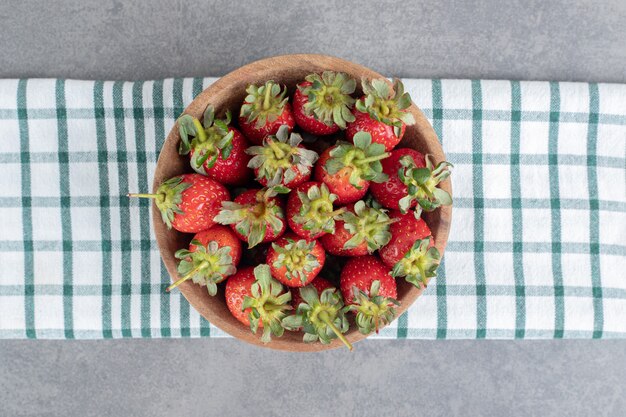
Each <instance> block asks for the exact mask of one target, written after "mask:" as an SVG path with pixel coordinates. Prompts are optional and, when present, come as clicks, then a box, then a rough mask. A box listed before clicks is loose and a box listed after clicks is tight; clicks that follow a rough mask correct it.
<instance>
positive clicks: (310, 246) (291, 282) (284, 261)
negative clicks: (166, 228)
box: [267, 233, 326, 287]
mask: <svg viewBox="0 0 626 417" xmlns="http://www.w3.org/2000/svg"><path fill="white" fill-rule="evenodd" d="M325 261H326V252H324V248H323V247H322V244H321V243H319V242H318V241H317V240H308V239H303V238H301V237H299V236H296V235H295V234H293V233H290V234H288V235H285V236H284V237H282V238H280V239H278V240H277V241H276V242H273V243H272V247H271V248H270V249H269V251H268V252H267V264H268V265H269V266H270V271H271V272H272V276H273V277H274V278H276V279H277V280H278V281H280V282H281V283H283V284H285V285H287V286H288V287H304V286H305V285H307V284H308V283H310V282H311V281H312V280H313V279H314V278H315V277H316V276H317V274H319V273H320V271H321V270H322V267H323V266H324V262H325Z"/></svg>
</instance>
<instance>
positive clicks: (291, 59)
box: [153, 54, 452, 352]
mask: <svg viewBox="0 0 626 417" xmlns="http://www.w3.org/2000/svg"><path fill="white" fill-rule="evenodd" d="M324 70H331V71H342V72H345V73H347V74H349V75H351V76H353V77H354V78H356V79H357V80H360V79H361V77H366V78H369V79H372V78H384V77H383V76H382V75H380V74H379V73H377V72H375V71H372V70H370V69H368V68H366V67H363V66H361V65H357V64H354V63H352V62H348V61H345V60H343V59H339V58H334V57H330V56H325V55H309V54H302V55H285V56H278V57H274V58H267V59H262V60H260V61H256V62H253V63H251V64H248V65H245V66H243V67H241V68H239V69H237V70H235V71H233V72H231V73H229V74H227V75H225V76H224V77H222V78H220V79H219V80H217V81H216V82H215V83H214V84H212V85H211V86H210V87H209V88H207V89H206V90H204V91H203V92H202V93H200V94H199V95H198V96H197V97H196V98H195V99H194V100H193V101H192V102H191V104H190V105H189V106H188V107H187V108H186V109H185V113H187V114H190V115H192V116H194V117H196V118H201V117H202V115H203V113H204V110H205V109H206V107H207V105H208V104H212V105H213V106H214V107H215V109H216V111H217V112H218V113H220V114H222V113H223V112H224V111H226V110H227V109H230V110H231V111H232V112H233V114H234V115H237V114H238V112H239V106H240V105H241V103H242V101H243V99H244V97H245V96H246V92H245V90H246V87H247V86H248V85H249V84H257V85H258V84H262V83H264V82H265V81H267V80H274V81H276V82H279V83H280V84H284V85H286V86H287V88H288V89H289V92H290V94H293V91H294V89H295V86H296V84H297V83H298V82H300V81H302V80H303V79H304V77H305V76H306V75H308V74H310V73H314V72H318V73H319V72H322V71H324ZM357 84H358V83H357ZM410 111H411V113H413V115H414V116H415V120H416V123H415V125H413V126H408V127H407V129H406V133H405V135H404V138H403V139H402V142H401V143H400V145H399V147H410V148H414V149H416V150H418V151H420V152H422V153H424V154H430V155H432V156H433V159H434V160H435V163H438V162H440V161H443V160H445V156H444V153H443V150H442V149H441V145H440V144H439V140H438V139H437V135H436V134H435V131H434V130H433V128H432V126H431V125H430V123H429V122H428V120H427V119H426V117H425V116H424V114H423V113H422V112H421V111H420V109H418V108H417V106H416V105H415V104H413V105H412V106H411V108H410ZM179 141H180V136H179V134H178V129H176V128H175V127H174V128H172V130H171V131H170V133H169V135H168V137H167V140H166V141H165V143H164V145H163V148H162V149H161V153H160V155H159V160H158V162H157V166H156V172H155V174H154V183H153V189H154V190H155V191H156V189H157V187H158V186H159V185H160V184H161V183H162V182H163V181H165V180H167V179H169V178H171V177H173V176H176V175H179V174H182V173H186V172H191V169H190V167H189V160H188V158H187V157H181V156H179V155H178V144H179ZM441 188H443V189H444V190H446V191H448V192H449V193H450V194H452V190H451V184H450V180H449V179H448V180H446V181H445V182H443V183H442V184H441ZM451 216H452V207H450V206H448V207H443V208H440V209H438V210H435V211H434V212H432V213H426V214H425V216H424V217H425V220H426V222H427V223H428V225H429V226H430V228H431V230H432V233H433V236H434V237H435V242H436V244H437V248H438V249H439V251H440V252H441V254H442V255H443V251H444V248H445V246H446V242H447V240H448V231H449V229H450V220H451ZM153 226H154V230H155V233H156V237H157V242H158V244H159V248H160V251H161V257H162V258H163V262H164V263H165V266H166V267H167V271H168V272H169V274H170V276H171V277H172V278H173V279H177V277H178V274H177V272H176V266H177V261H176V259H175V258H174V252H176V250H178V249H180V248H184V247H187V245H188V244H189V241H190V239H191V235H188V234H183V233H180V232H177V231H175V230H168V229H167V228H166V226H165V225H164V224H163V222H162V221H161V216H160V214H159V212H158V210H157V209H156V206H154V205H153ZM179 289H180V291H181V292H182V293H183V295H184V296H185V298H186V299H187V300H188V301H189V303H190V304H191V305H192V306H193V307H194V308H195V309H196V310H198V312H199V313H200V314H202V316H204V317H205V318H206V319H207V320H208V321H209V322H211V323H212V324H214V325H215V326H217V327H219V328H220V329H222V330H224V331H225V332H227V333H229V334H231V335H232V336H234V337H236V338H238V339H241V340H244V341H246V342H249V343H252V344H255V345H258V346H263V347H268V348H271V349H279V350H287V351H299V352H305V351H320V350H326V349H334V348H337V347H340V346H343V345H342V344H341V342H340V341H339V340H334V341H333V342H332V343H330V344H328V345H323V344H321V343H310V344H309V343H304V342H303V341H302V333H299V332H289V331H287V332H285V334H284V336H283V337H281V338H276V337H275V338H272V341H271V342H270V343H267V344H263V343H262V342H261V341H260V340H259V335H254V334H252V332H251V331H250V329H249V328H248V327H247V326H244V325H243V324H241V323H240V322H239V321H237V320H236V319H235V318H234V317H233V316H232V315H231V313H230V312H229V311H228V308H227V307H226V302H225V300H224V291H223V288H222V286H220V291H219V292H218V294H217V295H216V296H215V297H210V296H209V295H208V293H207V291H206V288H204V287H200V286H198V285H195V284H193V283H192V282H191V281H187V282H185V283H183V284H181V285H180V287H179ZM421 293H422V290H420V289H417V288H415V287H414V286H413V285H411V284H408V283H407V282H406V281H405V280H404V279H398V299H399V301H400V302H401V305H400V307H399V308H398V316H399V315H400V314H402V313H404V312H405V311H406V310H407V309H408V308H409V306H410V305H411V304H413V302H414V301H415V299H416V298H417V297H418V296H419V295H420V294H421ZM346 337H347V338H348V340H349V341H350V342H356V341H359V340H361V339H364V338H365V337H366V336H365V335H362V334H361V333H359V332H358V330H357V329H356V328H355V327H354V326H352V327H351V328H350V330H349V331H348V333H347V334H346Z"/></svg>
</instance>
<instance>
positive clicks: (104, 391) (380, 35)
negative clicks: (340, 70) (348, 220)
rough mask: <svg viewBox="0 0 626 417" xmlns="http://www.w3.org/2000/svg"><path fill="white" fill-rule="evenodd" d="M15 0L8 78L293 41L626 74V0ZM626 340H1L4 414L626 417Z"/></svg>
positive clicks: (162, 61) (512, 69) (330, 48)
mask: <svg viewBox="0 0 626 417" xmlns="http://www.w3.org/2000/svg"><path fill="white" fill-rule="evenodd" d="M232 3H236V4H231V2H228V1H213V2H211V1H200V0H190V1H184V0H178V1H172V2H167V1H163V0H158V1H152V2H131V1H126V2H123V1H114V0H100V1H96V0H88V1H55V2H54V3H53V2H49V1H45V0H33V1H8V2H7V1H4V2H2V3H0V77H65V78H87V79H93V78H96V79H129V80H131V79H153V78H162V77H172V76H206V75H221V74H224V73H225V72H227V71H230V70H232V69H234V68H236V67H238V66H240V65H242V64H244V63H247V62H249V61H251V60H254V59H257V58H261V57H265V56H270V55H278V54H285V53H294V52H317V53H327V54H331V55H336V56H340V57H343V58H347V59H350V60H353V61H355V62H359V63H361V64H364V65H367V66H370V67H372V68H374V69H376V70H378V71H379V72H381V73H384V74H388V75H394V76H402V77H451V78H506V79H524V80H573V81H606V82H626V2H625V1H623V0H610V1H580V0H578V1H562V0H559V1H550V2H546V1H520V2H503V1H475V2H469V1H468V2H461V1H453V0H444V1H437V2H434V1H424V2H409V1H405V2H391V1H383V0H379V1H376V2H366V1H356V0H344V1H340V0H337V1H329V2H317V1H300V0H298V1H291V2H285V1H282V2H278V1H276V2H268V3H262V2H260V1H254V0H244V1H238V2H232ZM625 381H626V341H609V340H605V341H584V340H578V341H576V340H568V341H370V342H368V341H366V342H363V343H359V344H358V345H357V349H356V350H355V352H354V353H352V354H349V353H347V352H344V351H336V352H335V351H333V352H327V353H323V354H288V353H282V352H271V351H266V350H262V349H258V348H254V347H251V346H248V345H245V344H243V343H240V342H237V341H234V340H107V341H7V340H5V341H0V416H2V417H4V416H68V417H69V416H81V417H88V416H107V415H111V416H230V415H232V416H279V415H290V416H329V415H332V416H351V415H359V416H365V415H368V416H369V415H372V416H377V417H383V416H394V417H397V416H409V415H433V416H478V415H482V416H534V415H537V416H542V417H548V416H591V415H594V416H596V415H597V416H623V415H626V388H625V385H626V383H625Z"/></svg>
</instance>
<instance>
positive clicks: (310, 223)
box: [134, 71, 452, 349]
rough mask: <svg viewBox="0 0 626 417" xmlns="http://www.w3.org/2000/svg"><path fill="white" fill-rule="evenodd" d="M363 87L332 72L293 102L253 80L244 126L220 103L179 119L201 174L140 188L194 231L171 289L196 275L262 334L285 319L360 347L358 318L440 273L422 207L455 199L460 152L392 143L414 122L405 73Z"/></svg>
mask: <svg viewBox="0 0 626 417" xmlns="http://www.w3.org/2000/svg"><path fill="white" fill-rule="evenodd" d="M355 90H356V81H355V80H354V79H353V78H351V77H350V76H348V75H347V74H344V73H336V72H330V71H326V72H324V73H322V74H311V75H309V76H307V77H306V78H305V80H303V81H302V82H301V83H300V84H298V86H297V88H296V91H295V93H294V95H293V97H292V98H291V102H290V101H289V96H288V95H287V90H286V88H285V87H283V86H281V85H279V84H277V83H275V82H273V81H267V82H266V83H265V84H263V85H259V86H257V85H250V86H249V87H248V88H247V89H246V93H247V95H246V97H245V99H244V101H243V103H242V106H241V109H240V113H239V119H238V126H239V129H237V128H235V127H233V126H232V125H231V121H232V120H231V119H232V117H231V114H230V112H229V111H226V112H224V113H223V116H222V117H223V118H218V117H217V115H218V114H220V112H219V111H216V110H215V109H214V108H213V107H211V106H209V107H207V109H206V111H205V113H204V116H203V120H198V119H195V118H193V117H192V116H190V115H187V114H184V115H182V116H181V117H180V118H179V119H178V121H177V125H178V129H179V131H180V138H181V141H180V147H179V153H180V154H181V155H186V156H188V158H189V161H190V164H191V168H192V169H193V170H194V171H195V172H196V173H193V174H184V175H180V176H177V177H174V178H171V179H170V180H168V181H165V182H164V183H163V184H162V185H161V186H160V187H159V188H158V189H157V192H156V193H155V194H135V195H134V196H139V197H150V198H153V199H154V200H155V204H156V206H157V207H158V208H159V210H160V212H161V214H162V217H163V221H164V222H165V223H166V225H167V226H168V227H169V228H174V229H176V230H178V231H180V232H183V233H194V234H195V236H194V237H193V239H192V240H191V243H190V244H189V247H188V248H183V249H180V250H179V251H177V252H176V258H177V259H180V263H179V266H178V273H179V274H180V276H181V278H180V279H179V280H178V281H176V282H175V283H173V284H172V285H171V286H170V287H169V288H168V291H169V290H170V289H172V288H174V287H176V286H177V285H179V284H180V283H182V282H184V281H187V280H192V281H193V282H194V283H196V284H198V285H202V286H206V287H207V290H208V292H209V294H210V295H215V294H217V292H218V286H219V285H222V286H223V287H224V291H225V298H226V303H227V305H228V308H229V310H230V311H231V313H232V314H233V316H234V317H235V318H237V320H239V321H241V322H242V323H244V324H245V325H247V326H250V329H251V331H252V332H253V333H255V334H256V333H257V332H258V331H259V329H262V336H261V340H262V341H263V342H268V341H269V340H270V339H271V337H272V336H275V337H280V336H282V335H283V333H284V330H285V329H287V330H289V331H303V332H304V336H303V338H304V341H305V342H316V341H319V342H321V343H329V342H330V341H331V340H332V339H335V338H339V339H341V340H342V341H343V342H344V343H345V344H346V346H348V347H349V348H350V349H351V348H352V346H351V345H350V343H349V342H348V341H347V340H346V338H345V336H344V333H345V332H346V331H347V330H348V328H349V326H350V320H352V319H354V321H355V323H356V326H357V328H358V329H359V331H360V332H362V333H364V334H369V333H371V332H372V331H378V329H379V328H380V327H381V326H384V325H386V324H388V323H389V322H391V321H392V320H393V319H394V317H395V314H396V312H395V307H396V306H398V305H399V303H398V301H397V300H396V298H397V289H396V279H397V278H403V279H405V280H406V281H408V282H410V283H411V284H413V285H415V286H417V287H420V286H425V285H426V283H427V281H428V279H430V278H431V277H434V276H435V273H436V269H437V267H438V265H439V260H440V254H439V252H438V251H437V249H436V248H435V247H434V240H433V237H432V235H431V232H430V229H429V228H428V225H427V224H426V223H425V222H424V221H423V220H422V219H421V218H420V217H421V212H422V210H426V211H431V210H434V209H436V208H437V207H439V206H441V205H449V204H451V203H452V201H451V197H450V195H449V194H448V193H447V192H445V191H444V190H442V189H440V188H439V187H438V186H437V185H438V184H439V183H440V182H441V181H442V180H444V179H445V178H447V177H448V176H449V175H450V172H449V170H448V167H450V164H449V163H447V162H441V163H439V164H438V165H437V166H433V163H432V162H431V160H430V158H429V157H428V155H426V156H424V155H422V154H421V153H419V152H417V151H415V150H413V149H408V148H400V149H395V148H396V146H397V145H398V143H399V142H400V140H401V139H402V137H403V135H404V132H405V129H406V126H407V125H411V124H413V123H415V121H414V119H413V116H412V114H411V113H410V112H409V111H408V108H409V106H410V105H411V98H410V96H409V94H408V93H406V92H404V86H403V85H402V83H401V82H400V81H399V80H395V81H394V83H393V87H392V86H390V85H389V83H388V82H387V81H386V80H383V79H374V80H366V79H364V80H362V91H363V95H362V96H361V97H360V98H358V99H355V98H354V97H353V95H354V94H355ZM296 131H300V132H302V135H301V134H299V133H296ZM231 195H235V196H236V197H234V198H233V199H232V200H231ZM242 242H246V243H247V248H243V247H242ZM376 252H377V253H378V254H377V255H376V254H375V253H376ZM322 276H326V277H334V278H335V281H333V282H331V281H329V280H327V279H325V278H322ZM337 277H339V280H338V281H336V279H337ZM224 281H225V283H224ZM337 284H338V285H337Z"/></svg>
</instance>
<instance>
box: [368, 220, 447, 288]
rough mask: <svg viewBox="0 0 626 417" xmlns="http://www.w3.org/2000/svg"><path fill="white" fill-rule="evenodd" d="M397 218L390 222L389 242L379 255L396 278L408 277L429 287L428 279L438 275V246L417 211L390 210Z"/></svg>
mask: <svg viewBox="0 0 626 417" xmlns="http://www.w3.org/2000/svg"><path fill="white" fill-rule="evenodd" d="M390 215H391V217H392V218H393V219H397V220H398V221H397V222H396V223H394V224H392V225H391V227H390V228H389V232H390V233H391V239H390V240H389V243H387V245H385V246H384V247H382V248H381V249H380V251H379V254H380V258H381V259H382V261H383V262H384V263H385V265H387V267H388V268H392V270H391V275H392V276H393V277H405V279H406V280H407V281H408V282H410V283H411V284H413V285H415V286H416V287H418V288H420V287H426V285H427V284H428V280H429V279H430V278H433V277H435V276H436V273H437V268H438V267H439V262H440V261H441V256H440V254H439V250H437V248H436V247H434V246H435V240H434V238H433V237H432V234H431V232H430V229H429V228H428V225H427V224H426V222H425V221H424V220H422V219H418V218H416V217H415V213H407V214H402V213H401V212H400V211H398V210H394V211H392V212H391V213H390Z"/></svg>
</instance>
